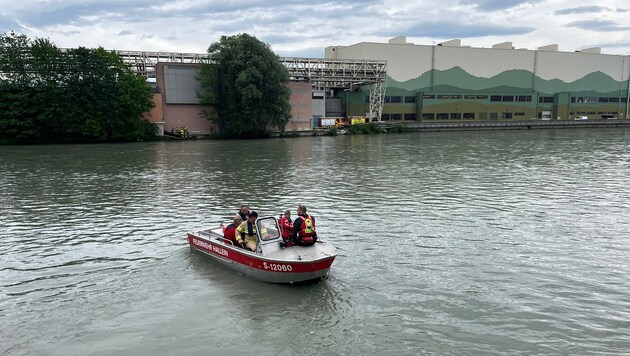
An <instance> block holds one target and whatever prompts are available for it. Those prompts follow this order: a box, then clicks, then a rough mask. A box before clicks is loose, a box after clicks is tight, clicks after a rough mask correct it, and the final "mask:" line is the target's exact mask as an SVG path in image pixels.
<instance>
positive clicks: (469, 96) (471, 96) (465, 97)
mask: <svg viewBox="0 0 630 356" xmlns="http://www.w3.org/2000/svg"><path fill="white" fill-rule="evenodd" d="M464 99H477V96H476V95H464Z"/></svg>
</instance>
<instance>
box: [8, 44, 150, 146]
mask: <svg viewBox="0 0 630 356" xmlns="http://www.w3.org/2000/svg"><path fill="white" fill-rule="evenodd" d="M153 105H154V104H153V100H152V93H151V88H150V87H149V86H148V85H147V84H146V81H145V79H144V77H142V76H139V75H137V74H135V73H133V72H132V70H131V69H130V68H129V67H128V66H127V65H126V64H125V63H124V62H123V61H122V59H121V58H120V56H118V55H117V54H116V53H115V52H111V51H106V50H104V49H103V48H97V49H87V48H76V49H70V50H67V51H62V50H60V49H59V48H57V47H55V45H54V44H53V43H51V42H50V41H48V40H46V39H36V40H34V41H31V40H29V39H28V38H27V37H26V36H24V35H18V34H15V33H11V34H2V35H0V139H4V140H5V141H10V142H17V143H26V142H28V143H37V142H84V141H92V142H94V141H96V142H100V141H130V140H137V139H144V138H149V137H151V136H153V135H154V134H155V132H156V127H155V125H153V124H152V123H150V122H148V121H147V120H144V119H143V118H142V116H141V115H142V114H143V113H144V112H147V111H149V110H150V109H151V108H152V107H153Z"/></svg>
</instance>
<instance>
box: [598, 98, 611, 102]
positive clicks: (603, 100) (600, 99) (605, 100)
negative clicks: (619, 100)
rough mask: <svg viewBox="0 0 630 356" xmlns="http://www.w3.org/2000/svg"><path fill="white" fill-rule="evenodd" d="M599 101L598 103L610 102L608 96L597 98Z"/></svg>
mask: <svg viewBox="0 0 630 356" xmlns="http://www.w3.org/2000/svg"><path fill="white" fill-rule="evenodd" d="M597 102H598V103H607V102H608V98H597Z"/></svg>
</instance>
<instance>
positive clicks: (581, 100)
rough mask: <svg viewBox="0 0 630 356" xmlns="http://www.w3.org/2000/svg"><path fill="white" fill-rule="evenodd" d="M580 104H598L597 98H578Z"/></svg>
mask: <svg viewBox="0 0 630 356" xmlns="http://www.w3.org/2000/svg"><path fill="white" fill-rule="evenodd" d="M577 102H578V104H589V103H590V104H593V103H596V102H597V98H593V97H582V98H578V100H577Z"/></svg>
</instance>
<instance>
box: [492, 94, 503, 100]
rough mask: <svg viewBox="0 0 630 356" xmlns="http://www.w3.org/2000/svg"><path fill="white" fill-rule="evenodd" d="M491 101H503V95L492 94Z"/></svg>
mask: <svg viewBox="0 0 630 356" xmlns="http://www.w3.org/2000/svg"><path fill="white" fill-rule="evenodd" d="M490 101H501V95H491V96H490Z"/></svg>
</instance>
